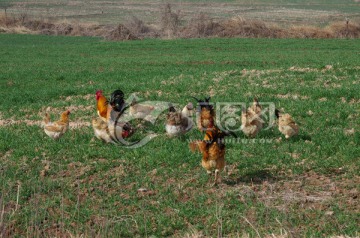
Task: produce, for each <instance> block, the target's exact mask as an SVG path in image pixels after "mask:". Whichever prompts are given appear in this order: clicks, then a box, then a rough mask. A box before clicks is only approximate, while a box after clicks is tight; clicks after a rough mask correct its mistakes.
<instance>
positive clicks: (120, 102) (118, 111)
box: [106, 89, 128, 123]
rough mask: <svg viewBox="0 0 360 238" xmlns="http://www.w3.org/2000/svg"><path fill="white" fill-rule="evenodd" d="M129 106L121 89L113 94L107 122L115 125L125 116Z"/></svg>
mask: <svg viewBox="0 0 360 238" xmlns="http://www.w3.org/2000/svg"><path fill="white" fill-rule="evenodd" d="M127 107H128V106H127V105H126V103H125V100H124V93H123V91H121V90H120V89H117V90H115V91H114V92H112V93H111V96H110V100H109V104H108V109H107V114H106V119H107V122H109V123H113V122H115V121H116V120H118V118H119V117H120V116H121V115H122V114H123V112H124V111H125V110H126V109H127Z"/></svg>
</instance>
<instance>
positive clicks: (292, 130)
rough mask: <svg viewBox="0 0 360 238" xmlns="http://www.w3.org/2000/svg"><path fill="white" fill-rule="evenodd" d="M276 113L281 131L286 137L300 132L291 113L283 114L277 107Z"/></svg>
mask: <svg viewBox="0 0 360 238" xmlns="http://www.w3.org/2000/svg"><path fill="white" fill-rule="evenodd" d="M275 115H276V117H277V118H278V120H279V122H278V126H279V131H280V132H281V133H282V134H283V135H285V138H286V139H289V138H290V137H292V136H296V135H297V134H298V133H299V126H298V125H297V124H296V122H295V121H294V120H293V118H292V117H291V116H290V114H288V113H286V114H283V113H281V112H280V111H279V110H278V109H275Z"/></svg>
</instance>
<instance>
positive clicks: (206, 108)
mask: <svg viewBox="0 0 360 238" xmlns="http://www.w3.org/2000/svg"><path fill="white" fill-rule="evenodd" d="M194 99H195V100H196V101H197V102H198V107H197V110H196V125H197V127H198V129H199V130H200V131H205V130H206V129H207V128H211V127H213V126H214V125H215V110H214V107H213V105H211V104H210V97H207V98H205V100H200V99H197V98H195V97H194Z"/></svg>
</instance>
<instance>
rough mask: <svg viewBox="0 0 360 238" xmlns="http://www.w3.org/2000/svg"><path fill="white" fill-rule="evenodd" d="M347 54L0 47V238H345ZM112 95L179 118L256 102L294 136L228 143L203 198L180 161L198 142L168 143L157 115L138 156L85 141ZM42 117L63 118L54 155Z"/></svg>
mask: <svg viewBox="0 0 360 238" xmlns="http://www.w3.org/2000/svg"><path fill="white" fill-rule="evenodd" d="M359 43H360V42H359V40H267V39H211V40H210V39H205V40H171V41H170V40H169V41H160V40H144V41H131V42H119V43H114V42H103V41H100V40H98V39H95V38H78V37H50V36H32V35H0V48H1V49H2V50H1V51H0V59H1V60H0V87H1V88H2V89H3V100H2V103H1V104H0V110H1V111H0V112H1V113H0V138H1V143H0V158H1V167H0V191H1V193H0V234H1V235H3V236H7V235H11V236H25V235H26V236H31V237H32V236H54V235H55V236H62V235H65V236H70V235H73V236H80V235H81V234H84V235H86V236H101V237H103V236H112V237H115V236H122V237H130V236H139V237H144V236H152V235H154V236H157V237H160V236H174V237H183V236H193V237H199V236H201V235H204V236H209V237H215V236H228V237H234V236H235V237H236V236H239V237H242V236H245V237H247V236H250V237H256V236H259V237H264V236H267V235H271V234H274V235H278V236H280V235H282V236H283V237H299V236H312V237H319V236H331V235H349V236H358V235H359V228H358V224H359V222H360V220H359V211H360V206H359V204H360V203H359V189H360V187H359V184H360V177H359V176H360V174H359V166H360V163H359V161H360V160H359V159H360V151H359V148H360V146H359V145H360V133H359V129H360V122H359V118H360V117H359V113H360V106H359V103H360V98H359V91H360V81H359V72H360V68H359V65H360V58H359V54H360V44H359ZM327 65H331V66H332V68H331V67H328V68H326V66H327ZM117 88H121V89H122V90H123V91H124V92H125V93H126V96H129V95H130V94H131V93H136V94H137V96H139V97H141V98H143V99H146V100H160V101H167V102H169V101H170V102H174V103H179V104H180V105H185V104H186V103H187V102H188V101H189V100H190V101H191V98H190V96H198V97H203V96H207V95H210V96H212V101H213V102H246V103H248V102H251V100H252V98H253V97H254V96H257V97H258V98H259V99H260V101H262V102H272V103H274V104H275V105H276V107H278V108H284V110H285V111H286V112H289V113H290V114H292V115H293V117H294V118H295V120H296V121H297V122H298V124H299V125H300V127H301V130H300V135H299V136H298V137H296V138H293V139H291V140H288V141H287V140H285V139H284V138H283V139H282V140H279V137H281V135H280V133H279V132H278V131H277V130H276V129H274V128H272V129H269V130H267V131H262V132H261V133H260V134H259V135H258V137H257V138H256V139H255V140H248V139H246V138H245V137H244V135H242V134H241V133H240V132H237V134H238V136H239V138H240V139H239V141H236V142H235V141H232V142H228V144H227V155H226V160H227V162H228V165H229V171H228V173H223V182H222V183H221V184H220V185H219V186H218V187H212V186H210V182H209V181H208V180H209V178H208V176H207V175H206V172H205V171H204V170H203V169H202V168H201V166H200V165H199V163H200V159H201V156H200V155H199V154H192V153H191V152H190V151H189V149H188V139H198V138H201V137H202V136H201V134H200V132H198V131H196V130H192V131H191V132H190V133H188V134H187V135H186V136H184V137H182V138H173V139H169V138H168V137H167V136H166V135H165V134H164V115H162V116H161V117H160V118H159V120H158V121H157V122H156V123H155V125H153V126H152V129H153V130H154V131H155V132H156V133H157V134H158V136H157V137H156V138H154V139H153V140H151V141H150V142H149V143H148V144H146V145H145V146H143V147H140V148H138V149H127V148H124V147H122V146H114V145H108V144H103V143H102V142H101V141H99V140H96V139H94V135H93V132H92V129H91V128H90V127H89V122H90V120H91V118H92V117H94V116H95V115H96V110H95V96H94V93H95V91H96V90H97V89H103V90H104V92H105V94H106V95H109V94H110V93H111V92H112V91H113V90H114V89H117ZM47 107H50V108H51V111H52V112H53V114H54V115H53V116H54V117H55V116H57V115H56V114H58V113H60V112H61V111H62V110H65V109H66V108H68V109H70V110H71V111H72V114H71V122H72V124H71V130H70V131H69V132H68V133H67V134H66V135H65V136H64V137H62V138H61V139H60V140H59V141H56V142H55V141H52V140H51V139H50V138H48V137H47V136H46V135H45V133H44V131H43V130H42V129H41V128H40V127H39V122H40V120H41V118H42V115H43V113H44V111H45V109H46V108H47ZM235 119H236V118H235ZM142 188H145V189H146V191H144V190H141V189H142ZM139 189H140V190H139Z"/></svg>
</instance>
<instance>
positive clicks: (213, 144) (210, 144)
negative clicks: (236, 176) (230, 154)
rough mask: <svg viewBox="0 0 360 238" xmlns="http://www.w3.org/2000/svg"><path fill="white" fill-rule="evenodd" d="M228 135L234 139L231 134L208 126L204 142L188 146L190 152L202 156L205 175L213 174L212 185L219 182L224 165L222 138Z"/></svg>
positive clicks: (192, 143)
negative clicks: (198, 153)
mask: <svg viewBox="0 0 360 238" xmlns="http://www.w3.org/2000/svg"><path fill="white" fill-rule="evenodd" d="M228 135H233V136H234V137H236V135H235V134H233V133H232V132H227V131H222V130H220V129H219V128H217V127H216V126H210V127H208V128H207V130H206V134H205V137H204V140H198V141H193V142H191V143H190V144H189V147H190V149H191V151H193V152H195V151H199V152H200V153H201V154H202V160H201V165H202V167H203V168H204V169H206V171H207V173H208V174H211V173H213V172H215V179H214V185H216V184H217V183H218V182H219V179H220V172H221V171H222V170H223V169H224V167H225V165H226V163H225V141H224V137H225V136H228Z"/></svg>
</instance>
